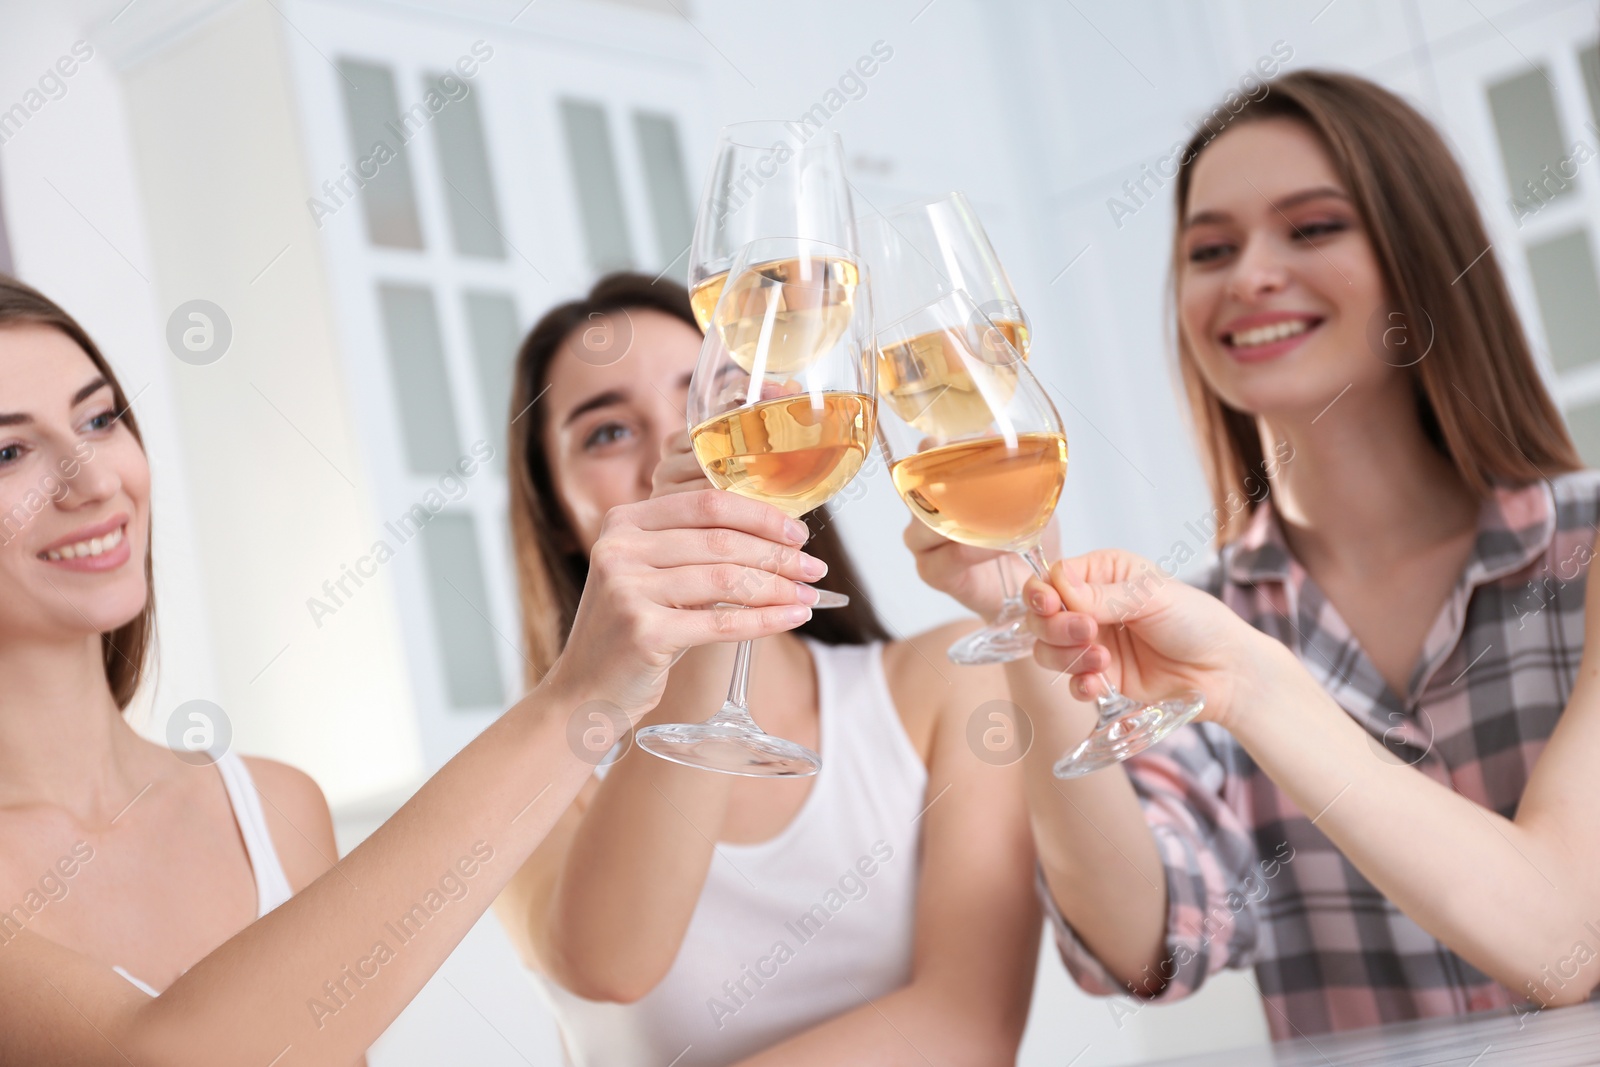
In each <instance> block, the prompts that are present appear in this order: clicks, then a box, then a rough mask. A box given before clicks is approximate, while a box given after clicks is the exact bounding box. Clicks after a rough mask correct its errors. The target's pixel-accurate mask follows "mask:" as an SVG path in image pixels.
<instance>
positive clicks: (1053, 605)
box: [1022, 577, 1065, 617]
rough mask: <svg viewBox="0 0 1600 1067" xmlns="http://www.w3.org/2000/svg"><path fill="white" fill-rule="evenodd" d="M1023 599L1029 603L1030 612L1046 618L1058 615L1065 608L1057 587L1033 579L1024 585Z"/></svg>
mask: <svg viewBox="0 0 1600 1067" xmlns="http://www.w3.org/2000/svg"><path fill="white" fill-rule="evenodd" d="M1022 599H1023V600H1024V601H1026V602H1027V605H1028V610H1029V611H1031V612H1033V613H1034V614H1035V615H1040V616H1044V617H1049V616H1052V615H1055V614H1057V613H1058V612H1060V611H1061V609H1062V608H1063V607H1064V606H1065V605H1063V604H1062V603H1061V595H1060V594H1059V593H1057V592H1056V588H1055V586H1053V585H1051V584H1050V583H1049V582H1045V581H1041V580H1040V579H1038V578H1033V577H1030V578H1029V579H1028V580H1027V581H1026V582H1024V583H1022Z"/></svg>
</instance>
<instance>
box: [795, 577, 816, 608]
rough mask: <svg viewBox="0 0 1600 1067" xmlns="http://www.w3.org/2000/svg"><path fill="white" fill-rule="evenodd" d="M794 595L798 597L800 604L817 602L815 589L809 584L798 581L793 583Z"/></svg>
mask: <svg viewBox="0 0 1600 1067" xmlns="http://www.w3.org/2000/svg"><path fill="white" fill-rule="evenodd" d="M795 596H796V597H797V598H799V600H800V603H802V604H815V603H816V602H817V591H816V590H815V589H813V588H811V586H809V585H804V584H801V583H799V582H796V583H795Z"/></svg>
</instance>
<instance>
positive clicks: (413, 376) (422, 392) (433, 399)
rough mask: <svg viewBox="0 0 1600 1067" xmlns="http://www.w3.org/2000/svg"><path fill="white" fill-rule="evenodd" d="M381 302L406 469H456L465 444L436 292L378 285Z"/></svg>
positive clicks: (425, 471)
mask: <svg viewBox="0 0 1600 1067" xmlns="http://www.w3.org/2000/svg"><path fill="white" fill-rule="evenodd" d="M378 299H379V302H380V303H381V304H382V305H383V332H384V340H385V343H386V345H387V346H388V351H389V369H390V372H391V375H392V380H393V381H394V391H395V395H396V397H398V399H399V401H400V433H401V436H402V437H403V438H404V440H405V449H406V462H407V465H408V466H409V467H410V469H411V472H412V473H413V474H430V475H433V474H439V473H441V472H443V471H445V470H447V469H449V468H450V467H453V466H455V463H456V460H458V459H460V458H461V446H460V438H459V436H458V435H457V433H456V419H455V414H454V411H453V409H452V408H451V406H450V379H449V377H448V375H447V374H446V372H445V366H444V342H443V340H442V339H441V337H440V334H439V314H438V310H437V309H436V308H435V307H434V304H433V294H432V293H431V292H429V291H428V290H427V289H423V288H420V287H417V286H411V285H380V286H379V287H378Z"/></svg>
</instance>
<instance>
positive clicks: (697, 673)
mask: <svg viewBox="0 0 1600 1067" xmlns="http://www.w3.org/2000/svg"><path fill="white" fill-rule="evenodd" d="M695 651H696V652H697V653H699V655H686V656H685V657H684V658H683V660H681V661H679V663H678V664H677V665H676V666H674V667H673V670H672V674H671V677H670V678H669V679H668V683H667V691H666V693H665V695H664V696H663V698H662V702H661V705H660V706H659V707H658V708H657V709H656V710H655V711H654V712H652V713H651V714H650V715H649V716H648V717H647V718H646V719H645V720H644V721H643V722H642V723H641V725H648V724H651V723H655V722H684V721H690V722H692V721H698V720H700V719H704V718H706V717H707V709H708V708H710V709H711V710H715V708H716V706H717V705H718V704H719V703H720V702H721V699H722V694H721V692H719V689H720V687H721V686H723V685H726V683H727V678H728V670H729V668H730V666H731V664H732V655H731V649H724V648H706V649H697V650H695ZM731 785H732V780H731V778H730V777H729V776H727V775H722V774H708V773H706V772H705V771H701V770H697V769H695V768H692V767H683V766H679V765H677V764H674V763H669V762H668V761H666V760H661V759H656V758H655V757H654V756H651V755H649V754H648V753H646V752H643V751H640V750H639V749H637V748H630V749H629V751H628V753H627V755H625V756H623V757H622V758H621V759H620V760H618V761H617V762H616V763H614V764H612V765H611V766H610V767H609V768H608V771H607V774H606V776H605V778H604V779H603V780H602V779H601V778H600V777H598V776H595V777H593V778H592V779H591V780H590V781H589V782H588V783H587V784H586V785H585V786H584V788H583V790H582V792H581V793H580V794H579V797H578V800H577V802H576V803H574V804H573V806H572V807H571V808H570V809H569V810H568V811H567V812H566V814H564V815H563V816H562V818H561V821H560V823H559V824H558V826H557V828H556V830H555V831H554V832H553V833H552V834H551V835H550V837H549V839H548V840H547V841H546V842H545V844H544V845H542V846H541V847H540V848H539V850H538V851H536V852H535V853H534V855H533V856H532V857H531V858H530V859H529V860H528V862H527V863H526V864H525V865H524V867H523V869H522V870H521V871H519V872H518V873H517V876H516V878H515V879H514V880H513V882H512V884H511V885H510V886H509V887H508V888H507V891H506V893H505V894H504V895H503V896H502V899H501V900H500V902H499V903H497V904H496V913H497V914H498V915H499V916H500V918H501V921H502V922H503V923H504V924H505V926H506V929H507V932H508V934H510V936H511V938H512V941H513V942H514V943H515V944H516V945H517V946H518V949H519V951H520V952H521V955H522V959H523V962H524V963H525V964H526V965H528V966H529V967H532V968H534V969H535V970H538V971H540V972H541V973H543V974H545V975H547V976H548V977H550V978H551V979H553V980H554V981H557V982H559V983H560V984H561V985H562V986H564V987H565V988H566V989H568V990H569V991H571V992H573V993H575V994H577V995H578V996H581V997H586V998H588V999H590V1000H602V1001H613V1002H617V1003H631V1002H633V1001H635V1000H638V999H639V998H640V997H642V996H644V995H645V994H646V993H648V992H649V991H650V990H651V989H653V988H655V986H656V985H657V984H658V983H659V982H660V981H661V979H662V978H663V977H665V976H666V973H667V971H668V970H669V969H670V968H671V966H672V962H673V960H674V959H676V958H677V954H678V948H679V946H681V945H682V943H683V938H684V935H685V933H687V931H688V927H689V921H690V919H691V918H692V917H693V915H694V909H695V906H696V904H697V903H698V902H699V899H700V892H701V890H702V889H703V888H704V886H705V880H706V875H707V873H708V872H709V870H710V867H711V862H712V858H713V850H714V849H715V844H716V840H717V836H718V835H719V834H720V833H721V832H722V824H723V818H724V816H725V815H726V813H727V810H728V797H729V793H730V789H731ZM642 885H648V886H649V887H650V907H648V908H640V907H638V900H637V891H638V890H637V887H639V886H642Z"/></svg>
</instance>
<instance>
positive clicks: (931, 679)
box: [883, 618, 1009, 762]
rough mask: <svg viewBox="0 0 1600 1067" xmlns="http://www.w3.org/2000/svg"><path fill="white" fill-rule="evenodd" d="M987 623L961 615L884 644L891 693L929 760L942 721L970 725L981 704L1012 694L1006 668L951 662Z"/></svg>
mask: <svg viewBox="0 0 1600 1067" xmlns="http://www.w3.org/2000/svg"><path fill="white" fill-rule="evenodd" d="M981 625H982V622H981V620H978V619H971V618H969V619H957V620H955V621H954V622H948V623H945V624H944V625H942V626H936V627H934V628H933V629H931V630H924V631H923V632H922V633H919V634H914V635H912V636H911V637H908V638H906V639H905V640H903V641H892V642H890V643H889V644H888V645H887V646H885V648H884V653H883V669H884V674H885V675H887V677H888V680H889V692H890V694H891V695H892V696H893V697H894V702H895V706H896V707H897V708H899V709H900V716H901V719H902V721H903V722H904V723H905V726H906V732H907V733H908V734H910V735H911V738H912V741H913V742H914V743H915V744H916V746H917V750H918V751H919V752H921V753H922V755H923V761H924V762H927V761H928V758H929V755H930V753H931V752H932V743H933V735H934V732H935V730H936V728H937V726H938V724H939V722H940V721H941V720H948V719H958V720H960V721H959V723H957V725H958V726H960V727H963V728H964V726H965V723H966V720H967V718H968V717H969V716H970V715H971V714H972V711H973V709H974V708H976V707H977V706H978V705H980V704H982V703H983V702H984V701H987V700H1004V699H1006V697H1007V694H1008V692H1009V690H1008V688H1007V686H1006V676H1005V670H1004V669H1003V668H1002V667H999V666H993V665H991V666H982V667H963V666H959V665H958V664H955V663H952V662H950V657H949V655H948V654H947V653H948V651H949V648H950V646H951V645H952V644H954V643H955V642H956V641H957V640H958V639H960V638H961V637H964V636H965V635H967V634H969V633H971V632H972V631H973V630H975V629H977V628H978V627H979V626H981Z"/></svg>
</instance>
